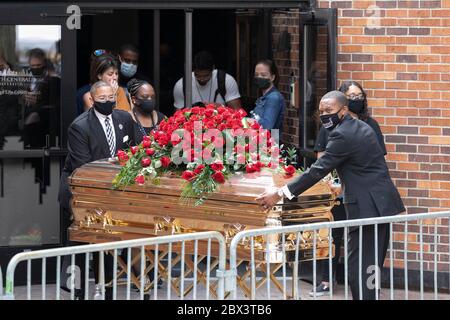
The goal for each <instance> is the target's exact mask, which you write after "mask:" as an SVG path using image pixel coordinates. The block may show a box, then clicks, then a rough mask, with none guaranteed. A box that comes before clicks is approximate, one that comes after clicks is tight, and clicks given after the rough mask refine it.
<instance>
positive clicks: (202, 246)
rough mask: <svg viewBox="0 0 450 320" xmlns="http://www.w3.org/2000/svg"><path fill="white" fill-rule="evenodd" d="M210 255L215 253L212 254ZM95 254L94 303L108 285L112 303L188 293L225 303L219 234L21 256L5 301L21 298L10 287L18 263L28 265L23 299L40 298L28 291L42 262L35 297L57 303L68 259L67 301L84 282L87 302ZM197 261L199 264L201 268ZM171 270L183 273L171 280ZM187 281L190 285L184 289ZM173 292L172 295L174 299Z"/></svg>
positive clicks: (9, 278)
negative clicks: (52, 266) (51, 278)
mask: <svg viewBox="0 0 450 320" xmlns="http://www.w3.org/2000/svg"><path fill="white" fill-rule="evenodd" d="M124 250H125V251H126V252H127V255H126V258H125V259H122V258H121V256H120V255H119V251H124ZM212 250H213V253H214V254H212ZM97 253H98V255H99V269H98V270H99V274H98V277H99V284H98V285H97V286H96V292H95V296H94V299H98V300H103V299H105V297H106V296H105V295H106V290H107V289H106V288H107V286H108V287H109V288H108V290H109V291H108V293H112V297H110V298H112V299H113V300H116V299H120V298H125V299H127V300H129V299H141V300H143V299H144V298H148V299H151V298H153V299H155V300H157V299H162V298H164V297H163V296H161V295H159V296H158V292H161V293H163V294H164V296H165V297H166V298H167V299H176V298H178V297H179V298H181V299H184V298H185V295H186V294H188V293H191V292H192V299H198V298H201V299H209V298H210V296H211V294H212V293H214V295H215V296H216V297H217V298H218V299H224V278H223V277H224V274H226V272H225V267H226V253H227V252H226V243H225V238H224V237H223V236H222V234H220V233H219V232H215V231H211V232H199V233H189V234H180V235H171V236H161V237H153V238H146V239H136V240H127V241H118V242H110V243H104V244H92V245H81V246H72V247H65V248H57V249H49V250H39V251H31V252H24V253H19V254H17V255H15V256H14V257H13V258H12V259H11V261H10V262H9V264H8V268H7V271H6V288H5V299H22V298H21V295H20V294H18V295H17V294H16V293H15V288H14V274H15V271H16V267H17V266H18V264H19V263H21V262H26V264H27V268H26V270H27V271H26V272H27V285H26V292H22V295H23V296H24V297H23V299H27V300H30V299H35V298H36V296H38V295H39V293H36V290H35V288H32V287H34V286H32V278H31V274H32V273H31V265H32V264H31V262H32V261H36V260H41V267H42V274H41V286H40V287H41V288H40V291H41V293H40V297H39V298H40V299H56V300H59V299H61V276H60V272H61V260H62V258H63V257H67V256H69V257H70V268H69V270H70V271H71V272H70V274H71V277H70V278H69V280H68V281H67V288H69V289H70V299H72V300H73V299H75V289H76V288H75V287H76V282H77V281H78V283H81V281H83V282H84V292H83V291H82V297H83V298H84V299H89V298H90V296H91V294H92V288H90V284H89V282H90V281H89V256H90V255H91V254H97ZM77 255H81V256H84V266H76V264H75V259H76V256H77ZM106 255H109V256H111V257H109V259H110V260H111V259H112V277H113V279H112V280H111V281H110V283H109V284H108V283H106V281H105V257H106ZM50 258H56V286H55V288H54V290H52V292H51V293H50V288H51V286H48V285H47V280H46V279H47V274H46V272H47V271H46V269H47V268H46V267H47V261H49V259H50ZM124 260H126V262H125V261H124ZM201 262H202V263H203V265H201ZM139 263H140V268H139V269H140V271H138V273H139V274H138V275H137V276H136V275H135V274H133V272H132V270H131V268H132V265H139ZM175 265H178V266H179V267H180V268H181V271H180V273H179V276H178V277H176V275H174V269H173V267H174V266H175ZM200 266H202V268H203V269H201V268H200ZM76 268H79V269H80V268H84V277H83V278H84V279H80V274H81V272H80V270H79V269H76ZM215 268H216V269H217V270H216V277H214V278H213V277H211V276H210V275H211V273H212V272H213V270H214V269H215ZM77 270H78V271H77ZM106 270H108V269H106ZM120 275H125V276H126V282H125V285H126V290H125V292H123V290H122V291H119V290H118V282H119V280H120V279H119V277H120ZM189 275H191V277H190V278H188V276H189ZM151 276H153V280H151V281H149V277H151ZM77 277H78V278H77ZM122 280H125V279H122ZM160 280H163V281H164V282H166V283H165V286H161V287H159V286H158V283H159V281H160ZM189 281H190V282H191V284H190V285H189V286H188V282H189ZM132 283H133V284H134V285H135V286H136V288H137V290H138V291H139V294H138V295H137V294H135V292H133V293H132V292H131V284H132ZM200 283H203V284H204V285H205V287H206V292H205V295H202V296H200V295H199V294H198V292H197V291H198V290H197V289H198V287H199V286H198V284H200ZM21 289H23V288H21ZM150 290H153V292H152V293H150ZM38 291H39V289H38ZM111 291H112V292H111ZM174 292H175V293H176V295H174V294H173V293H174ZM0 293H1V292H0ZM146 295H147V296H146ZM145 296H146V297H145Z"/></svg>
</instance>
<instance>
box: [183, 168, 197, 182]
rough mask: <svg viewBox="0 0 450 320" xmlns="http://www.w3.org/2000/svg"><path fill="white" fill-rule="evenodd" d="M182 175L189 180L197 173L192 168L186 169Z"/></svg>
mask: <svg viewBox="0 0 450 320" xmlns="http://www.w3.org/2000/svg"><path fill="white" fill-rule="evenodd" d="M181 177H182V178H183V179H185V180H187V181H191V180H192V179H193V178H194V177H195V173H194V172H192V171H190V170H186V171H184V172H183V173H182V174H181Z"/></svg>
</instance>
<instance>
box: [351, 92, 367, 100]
mask: <svg viewBox="0 0 450 320" xmlns="http://www.w3.org/2000/svg"><path fill="white" fill-rule="evenodd" d="M348 98H349V99H350V100H355V99H364V94H362V93H360V94H351V95H349V96H348Z"/></svg>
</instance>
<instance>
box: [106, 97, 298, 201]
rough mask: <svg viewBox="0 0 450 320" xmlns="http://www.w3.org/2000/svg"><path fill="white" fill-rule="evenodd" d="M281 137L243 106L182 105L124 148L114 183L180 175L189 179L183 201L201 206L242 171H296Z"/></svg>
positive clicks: (121, 185) (123, 184) (289, 174)
mask: <svg viewBox="0 0 450 320" xmlns="http://www.w3.org/2000/svg"><path fill="white" fill-rule="evenodd" d="M277 140H278V131H275V130H273V131H272V132H271V131H269V130H265V129H263V128H262V127H261V125H260V124H259V123H258V122H257V121H256V120H254V119H251V118H247V117H246V112H245V110H243V109H240V110H234V109H231V108H228V107H225V106H216V105H214V104H211V105H207V106H206V107H193V108H190V109H181V110H178V111H177V112H176V113H175V114H174V115H173V116H172V117H170V118H168V119H165V120H163V121H162V122H161V123H160V125H159V128H158V129H157V130H154V131H152V132H151V133H150V135H149V136H145V137H144V139H143V141H142V142H141V143H140V144H139V145H137V146H132V147H130V148H129V149H128V150H119V152H118V154H117V158H118V161H119V163H120V164H121V166H122V168H121V171H120V172H119V174H118V175H117V176H116V177H115V179H114V181H113V186H114V188H116V189H124V188H126V187H127V186H130V185H133V184H139V185H143V184H145V183H147V181H148V182H150V183H154V184H159V183H160V179H159V178H160V177H161V176H162V175H167V174H169V175H170V174H172V175H177V176H181V177H182V178H183V179H184V180H186V182H185V184H184V185H183V188H182V193H181V200H182V202H184V203H185V204H188V205H192V204H193V205H195V206H198V205H200V204H202V203H203V202H204V201H205V200H206V198H207V197H208V194H209V193H212V192H214V191H216V189H217V187H218V185H219V184H223V183H225V181H226V180H227V179H228V178H229V177H231V176H232V175H234V174H236V173H239V172H240V173H243V174H248V175H249V176H251V175H252V174H254V173H257V172H259V171H261V170H262V169H263V168H266V169H268V170H273V171H276V172H277V173H281V174H282V175H283V176H285V177H286V178H290V177H292V176H293V175H294V174H295V172H296V169H295V167H294V166H292V165H286V159H285V158H283V157H281V155H280V146H279V144H278V141H277ZM281 147H282V146H281ZM289 156H290V157H295V155H292V152H290V153H289Z"/></svg>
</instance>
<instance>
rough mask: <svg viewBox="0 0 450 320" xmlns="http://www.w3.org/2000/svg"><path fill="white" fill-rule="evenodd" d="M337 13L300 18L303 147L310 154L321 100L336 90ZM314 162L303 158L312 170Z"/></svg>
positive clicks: (307, 14) (305, 14)
mask: <svg viewBox="0 0 450 320" xmlns="http://www.w3.org/2000/svg"><path fill="white" fill-rule="evenodd" d="M336 28H337V14H336V9H316V10H315V11H310V12H302V13H301V14H300V26H299V33H300V55H301V57H300V61H302V63H300V97H301V98H300V109H299V112H300V114H299V116H300V146H301V148H303V149H304V150H305V151H306V152H305V154H310V151H312V150H313V149H314V143H315V140H316V137H317V133H318V132H319V117H318V109H319V102H320V99H321V98H322V96H323V95H324V94H325V93H327V92H328V91H331V90H336V68H337V33H336ZM312 162H314V159H313V158H307V157H305V158H304V165H305V166H309V165H310V164H311V163H312Z"/></svg>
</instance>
